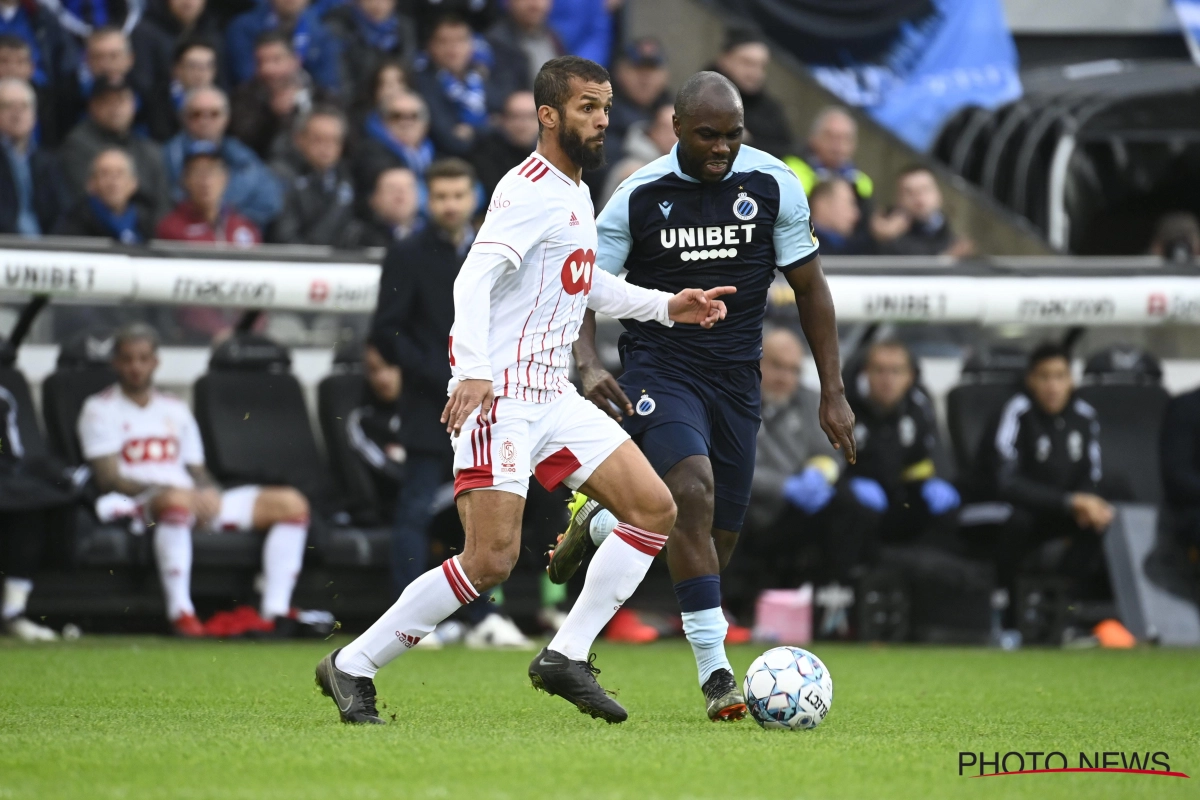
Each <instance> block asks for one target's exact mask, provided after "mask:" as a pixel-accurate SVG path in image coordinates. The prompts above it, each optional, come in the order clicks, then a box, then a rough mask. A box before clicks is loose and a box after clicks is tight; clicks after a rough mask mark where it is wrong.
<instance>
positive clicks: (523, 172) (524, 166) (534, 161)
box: [517, 156, 540, 177]
mask: <svg viewBox="0 0 1200 800" xmlns="http://www.w3.org/2000/svg"><path fill="white" fill-rule="evenodd" d="M538 163H540V162H538V160H537V159H536V158H534V157H533V156H530V157H529V160H528V161H526V162H525V163H524V164H522V165H521V168H520V169H519V170H517V174H518V175H520V176H522V177H525V175H526V173H527V172H529V171H531V168H532V167H534V166H535V165H537V164H538Z"/></svg>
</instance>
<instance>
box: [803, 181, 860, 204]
mask: <svg viewBox="0 0 1200 800" xmlns="http://www.w3.org/2000/svg"><path fill="white" fill-rule="evenodd" d="M840 183H844V184H846V185H847V186H850V181H848V180H846V179H845V178H843V177H841V176H839V175H832V176H830V177H828V178H826V179H825V180H823V181H821V182H820V183H818V184H817V185H816V186H814V187H813V190H812V191H811V192H809V193H808V204H809V206H812V205H814V204H816V203H818V202H820V201H821V200H824V199H825V198H826V197H828V196H829V195H831V194H833V190H834V189H835V188H837V186H838V184H840ZM850 189H851V191H853V190H854V187H853V186H850Z"/></svg>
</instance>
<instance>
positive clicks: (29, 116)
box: [0, 78, 67, 237]
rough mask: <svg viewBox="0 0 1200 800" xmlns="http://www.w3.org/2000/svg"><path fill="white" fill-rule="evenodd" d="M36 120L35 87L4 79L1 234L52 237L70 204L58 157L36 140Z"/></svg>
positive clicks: (0, 90)
mask: <svg viewBox="0 0 1200 800" xmlns="http://www.w3.org/2000/svg"><path fill="white" fill-rule="evenodd" d="M36 119H37V96H36V95H35V94H34V91H33V87H32V86H30V85H29V84H28V83H27V82H25V81H22V80H19V79H17V78H3V79H0V233H17V234H21V235H22V236H29V237H36V236H42V235H45V234H47V233H50V232H51V230H53V228H54V225H55V224H56V223H57V222H58V218H59V217H60V216H61V214H62V212H63V211H64V207H65V206H66V203H67V199H66V191H65V189H64V187H63V179H62V173H61V172H60V171H59V168H58V159H57V158H56V157H55V156H54V154H53V153H51V152H49V151H48V150H42V149H40V148H38V147H37V145H36V144H35V142H34V140H33V128H34V123H35V121H36Z"/></svg>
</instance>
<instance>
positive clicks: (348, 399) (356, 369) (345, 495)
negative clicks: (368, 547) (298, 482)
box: [317, 347, 385, 525]
mask: <svg viewBox="0 0 1200 800" xmlns="http://www.w3.org/2000/svg"><path fill="white" fill-rule="evenodd" d="M366 391H367V382H366V379H365V378H364V377H363V365H362V359H361V357H360V355H359V348H358V347H354V348H350V347H347V348H344V349H342V350H341V351H339V352H338V354H337V355H336V356H335V357H334V362H333V371H332V372H331V373H330V374H329V375H327V376H326V377H325V378H324V379H322V381H321V382H320V384H318V386H317V420H318V422H320V425H321V434H322V436H324V438H325V451H326V453H327V455H328V456H329V465H330V468H331V469H332V472H333V479H334V483H335V484H336V486H337V490H338V497H339V498H340V499H341V506H342V510H344V511H345V512H346V513H347V514H348V515H349V518H350V521H351V522H353V523H355V524H359V525H379V524H381V523H383V522H385V520H381V519H379V514H378V511H377V507H376V506H377V502H376V496H375V485H374V483H373V482H372V480H371V476H370V473H369V472H368V471H367V467H366V465H365V464H363V463H362V459H361V458H359V457H358V456H357V455H356V454H355V453H354V450H353V448H352V447H351V446H350V439H349V435H348V434H347V432H346V420H347V418H348V417H349V416H350V412H352V411H353V410H354V409H355V408H357V407H358V406H359V404H361V403H362V399H363V396H364V393H365V392H366Z"/></svg>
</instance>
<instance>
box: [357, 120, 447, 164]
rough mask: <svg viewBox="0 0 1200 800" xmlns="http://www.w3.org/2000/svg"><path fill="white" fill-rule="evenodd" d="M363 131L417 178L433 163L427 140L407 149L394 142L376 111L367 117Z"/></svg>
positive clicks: (403, 145) (430, 145)
mask: <svg viewBox="0 0 1200 800" xmlns="http://www.w3.org/2000/svg"><path fill="white" fill-rule="evenodd" d="M364 129H365V130H366V132H367V135H368V136H370V137H371V138H372V139H375V140H376V141H378V142H379V143H380V144H382V145H383V146H384V147H386V148H387V149H388V150H390V151H391V152H392V154H393V155H395V156H396V158H398V159H400V160H401V161H403V162H404V164H405V166H407V167H408V168H409V169H411V170H412V171H413V172H415V173H416V174H417V177H418V178H420V177H423V176H424V175H425V170H427V169H429V165H430V164H432V163H433V144H432V143H431V142H430V141H429V139H426V140H425V141H423V142H421V144H420V146H419V147H409V146H408V145H406V144H404V143H403V142H398V141H396V140H395V139H394V138H392V134H391V133H390V132H389V131H388V129H387V127H386V126H385V125H384V124H383V120H382V119H381V118H380V117H379V112H378V111H372V112H371V113H370V114H369V115H368V116H367V121H366V123H365V125H364Z"/></svg>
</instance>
